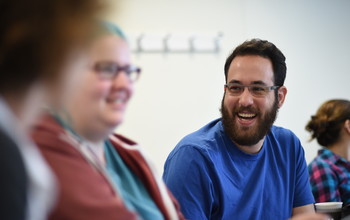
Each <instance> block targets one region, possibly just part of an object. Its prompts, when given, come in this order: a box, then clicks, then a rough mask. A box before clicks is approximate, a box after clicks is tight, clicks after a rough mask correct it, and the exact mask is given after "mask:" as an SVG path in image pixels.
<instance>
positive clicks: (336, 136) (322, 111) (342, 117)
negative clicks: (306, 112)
mask: <svg viewBox="0 0 350 220" xmlns="http://www.w3.org/2000/svg"><path fill="white" fill-rule="evenodd" d="M305 129H306V130H307V131H309V132H310V133H311V140H312V139H316V140H317V142H318V143H319V144H320V145H321V146H323V147H329V146H331V145H333V144H335V143H337V142H338V141H339V140H340V138H341V136H342V132H348V133H349V135H350V101H349V100H345V99H333V100H328V101H326V102H325V103H323V104H322V105H321V106H320V107H319V108H318V110H317V112H316V114H315V115H313V116H311V120H310V121H309V122H308V123H307V125H306V127H305Z"/></svg>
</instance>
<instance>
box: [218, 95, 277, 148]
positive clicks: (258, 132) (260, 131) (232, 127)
mask: <svg viewBox="0 0 350 220" xmlns="http://www.w3.org/2000/svg"><path fill="white" fill-rule="evenodd" d="M224 99H225V96H224V98H223V99H222V102H221V109H220V111H221V116H222V125H223V127H224V130H225V132H226V134H227V135H228V136H229V138H230V139H231V140H232V141H233V142H234V143H235V144H238V145H240V146H252V145H255V144H256V143H258V142H259V141H260V140H261V139H263V138H264V136H265V135H266V134H267V133H268V132H269V131H270V129H271V126H272V125H273V123H274V121H275V120H276V116H277V112H278V102H277V98H275V102H274V104H273V105H272V107H271V108H270V109H269V110H268V111H267V112H266V113H265V115H264V116H261V113H260V112H259V110H257V109H255V108H253V107H239V106H237V107H234V108H233V109H232V110H231V111H232V112H231V114H232V116H230V114H229V110H228V109H227V108H226V107H225V106H224ZM242 111H248V112H252V113H255V114H256V117H259V116H260V117H262V118H257V121H256V125H255V126H254V127H242V126H241V125H239V124H238V123H237V122H236V119H235V117H238V116H237V113H238V112H242Z"/></svg>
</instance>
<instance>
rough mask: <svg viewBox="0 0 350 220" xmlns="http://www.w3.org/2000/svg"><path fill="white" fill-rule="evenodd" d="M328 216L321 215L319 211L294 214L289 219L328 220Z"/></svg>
mask: <svg viewBox="0 0 350 220" xmlns="http://www.w3.org/2000/svg"><path fill="white" fill-rule="evenodd" d="M328 219H329V217H328V216H327V215H323V214H320V213H306V214H300V215H296V216H294V217H293V218H290V219H289V220H328Z"/></svg>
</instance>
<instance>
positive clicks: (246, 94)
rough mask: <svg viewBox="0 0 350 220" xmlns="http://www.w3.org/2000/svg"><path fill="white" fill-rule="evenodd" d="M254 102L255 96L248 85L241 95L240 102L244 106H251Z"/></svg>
mask: <svg viewBox="0 0 350 220" xmlns="http://www.w3.org/2000/svg"><path fill="white" fill-rule="evenodd" d="M253 102H254V97H253V95H252V94H251V93H250V91H249V89H248V88H247V87H246V88H244V90H243V92H242V94H241V95H240V96H239V104H241V105H242V106H250V105H252V104H253Z"/></svg>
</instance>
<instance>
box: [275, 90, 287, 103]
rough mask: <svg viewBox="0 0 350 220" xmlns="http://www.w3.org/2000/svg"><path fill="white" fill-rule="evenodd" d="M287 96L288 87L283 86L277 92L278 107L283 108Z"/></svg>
mask: <svg viewBox="0 0 350 220" xmlns="http://www.w3.org/2000/svg"><path fill="white" fill-rule="evenodd" d="M286 95H287V87H285V86H281V87H280V88H279V89H278V90H277V98H278V107H279V108H281V107H282V105H283V103H284V100H285V99H286Z"/></svg>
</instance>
